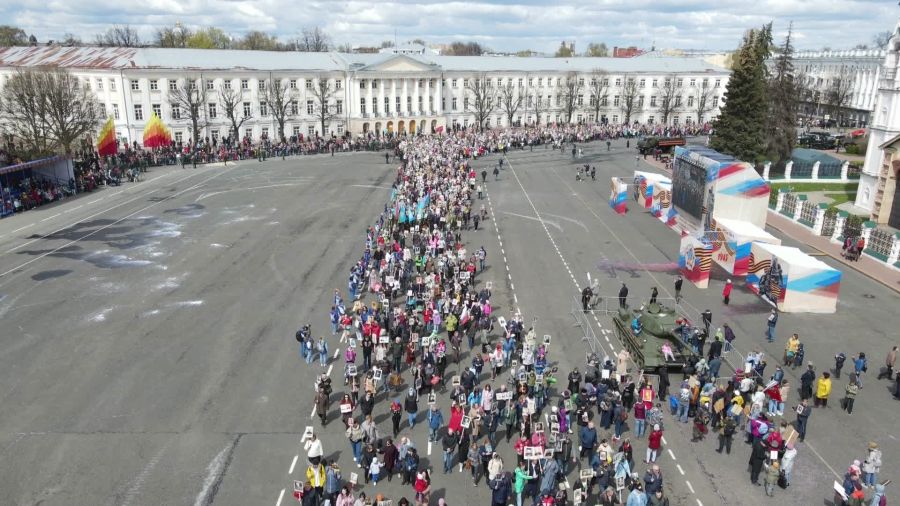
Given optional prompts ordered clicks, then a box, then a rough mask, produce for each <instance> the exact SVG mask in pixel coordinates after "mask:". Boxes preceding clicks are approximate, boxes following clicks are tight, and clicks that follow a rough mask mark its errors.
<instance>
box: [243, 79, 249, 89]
mask: <svg viewBox="0 0 900 506" xmlns="http://www.w3.org/2000/svg"><path fill="white" fill-rule="evenodd" d="M241 89H242V90H248V89H250V81H249V80H247V79H241Z"/></svg>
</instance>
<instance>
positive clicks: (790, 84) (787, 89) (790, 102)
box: [766, 24, 798, 161]
mask: <svg viewBox="0 0 900 506" xmlns="http://www.w3.org/2000/svg"><path fill="white" fill-rule="evenodd" d="M792 29H793V24H792V25H791V26H790V27H788V33H787V36H786V37H785V38H784V44H782V46H781V48H780V49H779V54H778V57H777V58H776V59H775V75H774V76H772V79H771V80H770V82H769V124H768V127H769V128H768V146H767V149H766V152H767V154H768V156H769V158H770V159H771V160H775V161H782V160H787V159H788V158H790V156H791V151H793V149H794V144H795V142H796V139H797V128H796V125H797V100H798V96H797V91H798V90H797V85H796V83H795V81H794V61H793V55H794V46H792V45H791V32H792Z"/></svg>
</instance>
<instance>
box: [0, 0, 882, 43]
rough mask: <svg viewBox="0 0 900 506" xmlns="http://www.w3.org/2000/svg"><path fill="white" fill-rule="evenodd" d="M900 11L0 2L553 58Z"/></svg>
mask: <svg viewBox="0 0 900 506" xmlns="http://www.w3.org/2000/svg"><path fill="white" fill-rule="evenodd" d="M898 14H900V10H898V9H897V7H896V4H895V3H894V2H888V1H886V0H758V1H756V2H747V1H746V0H629V1H627V2H623V1H621V0H583V1H575V0H561V1H557V2H552V1H538V0H513V1H507V0H481V1H471V2H463V1H449V2H443V1H439V0H420V1H415V0H387V1H384V2H378V3H374V4H373V3H371V2H363V1H359V0H311V1H305V2H296V1H294V0H157V1H155V2H146V3H145V2H139V3H137V2H120V3H113V4H111V3H110V2H108V1H107V0H50V1H46V0H43V1H42V0H20V1H18V2H9V3H0V18H3V19H5V20H7V21H6V22H7V23H10V24H14V25H17V26H19V27H21V28H23V29H24V30H25V31H26V32H28V33H34V34H35V35H36V36H38V38H39V39H41V40H46V39H54V38H60V37H61V36H62V35H63V34H64V33H66V32H72V33H75V34H76V35H79V36H81V37H82V38H83V39H84V40H85V41H89V40H92V39H93V38H94V35H95V34H96V33H99V32H101V31H104V30H105V29H106V28H107V27H108V26H110V25H112V24H131V25H134V26H135V27H137V28H138V30H139V31H140V33H141V34H142V35H143V36H145V37H148V38H149V37H151V36H152V34H153V33H154V32H155V30H156V29H158V28H160V27H163V26H171V25H173V24H174V23H175V22H176V21H178V22H181V23H182V24H185V25H187V26H192V27H198V26H210V25H212V26H219V27H221V28H223V29H225V30H226V31H228V32H230V33H232V34H234V35H236V36H239V35H241V34H243V33H245V32H247V31H249V30H264V31H268V32H271V33H274V34H276V35H278V36H279V37H282V38H288V37H292V36H295V35H297V34H298V33H299V32H300V31H301V30H302V28H303V27H306V26H314V25H319V26H322V27H323V28H325V30H326V31H327V32H328V33H329V34H330V35H331V36H332V38H333V39H334V40H335V41H336V42H338V43H342V42H347V43H350V44H362V45H364V44H378V43H380V41H382V40H385V39H393V38H394V33H395V30H396V32H397V36H398V38H399V39H400V40H401V41H405V40H409V39H412V38H422V39H425V40H427V41H429V42H451V41H453V40H477V41H480V42H482V43H483V44H485V45H488V46H490V47H492V48H494V49H497V50H516V49H526V48H530V49H535V50H539V51H548V52H550V51H553V50H554V49H555V48H556V47H557V46H558V45H559V42H560V41H561V40H567V41H574V42H576V49H583V48H585V47H586V46H587V44H588V43H589V42H605V43H606V44H607V45H608V46H610V47H612V46H629V45H636V46H640V47H649V46H650V45H654V44H655V45H656V47H680V48H698V49H699V48H707V49H732V48H734V47H736V46H737V45H738V43H739V42H740V39H741V36H742V34H743V33H744V31H745V30H747V29H748V28H753V27H757V26H760V25H762V24H763V23H767V22H769V21H773V22H774V25H775V33H776V36H777V37H778V38H781V37H783V35H784V33H785V32H786V30H787V26H788V23H790V22H792V21H793V23H794V32H795V37H796V41H797V44H798V47H799V48H800V49H818V48H821V47H823V46H830V47H833V48H838V47H852V46H854V45H855V44H858V43H869V42H871V39H872V36H873V35H874V34H875V33H877V32H880V31H884V30H890V29H892V28H893V27H894V25H895V24H896V20H897V16H898Z"/></svg>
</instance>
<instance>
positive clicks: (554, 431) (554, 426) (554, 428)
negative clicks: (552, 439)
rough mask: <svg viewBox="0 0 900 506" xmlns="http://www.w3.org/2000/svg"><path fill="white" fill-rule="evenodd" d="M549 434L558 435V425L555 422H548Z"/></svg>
mask: <svg viewBox="0 0 900 506" xmlns="http://www.w3.org/2000/svg"><path fill="white" fill-rule="evenodd" d="M550 433H551V434H558V433H559V424H558V423H556V422H550Z"/></svg>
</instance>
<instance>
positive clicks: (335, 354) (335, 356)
mask: <svg viewBox="0 0 900 506" xmlns="http://www.w3.org/2000/svg"><path fill="white" fill-rule="evenodd" d="M341 341H343V339H341ZM340 352H341V350H334V355H333V356H332V357H331V358H337V356H338V353H340Z"/></svg>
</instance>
